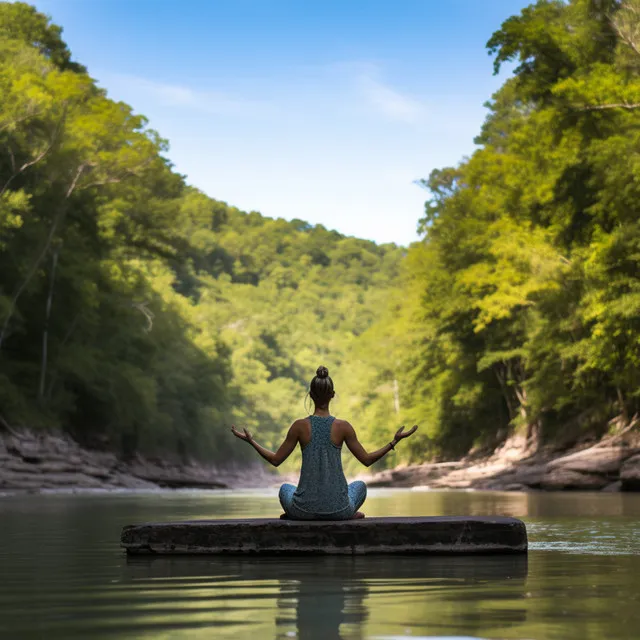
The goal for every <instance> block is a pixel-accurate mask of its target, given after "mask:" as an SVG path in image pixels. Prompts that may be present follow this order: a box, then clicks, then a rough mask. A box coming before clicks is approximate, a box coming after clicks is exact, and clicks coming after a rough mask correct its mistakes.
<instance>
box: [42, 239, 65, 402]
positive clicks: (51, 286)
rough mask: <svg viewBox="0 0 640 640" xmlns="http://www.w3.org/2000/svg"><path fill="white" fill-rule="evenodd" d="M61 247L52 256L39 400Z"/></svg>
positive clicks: (45, 364)
mask: <svg viewBox="0 0 640 640" xmlns="http://www.w3.org/2000/svg"><path fill="white" fill-rule="evenodd" d="M59 254H60V247H59V246H58V247H56V249H55V251H54V252H53V256H52V257H51V281H50V283H49V295H48V296H47V306H46V310H45V316H44V331H43V332H42V362H41V364H40V386H39V388H38V400H39V401H40V402H43V401H44V388H45V381H46V379H47V355H48V349H49V319H50V318H51V304H52V302H53V290H54V288H55V281H56V267H57V266H58V255H59Z"/></svg>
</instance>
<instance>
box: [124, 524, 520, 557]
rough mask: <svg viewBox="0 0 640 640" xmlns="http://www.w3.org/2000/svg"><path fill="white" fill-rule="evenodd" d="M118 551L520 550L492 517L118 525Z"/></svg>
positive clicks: (507, 527)
mask: <svg viewBox="0 0 640 640" xmlns="http://www.w3.org/2000/svg"><path fill="white" fill-rule="evenodd" d="M121 546H122V547H124V548H125V549H126V551H127V553H128V554H132V555H137V554H270V555H272V554H292V553H298V554H319V555H322V554H356V555H360V554H378V553H384V554H388V553H399V554H407V553H410V554H510V553H526V552H527V530H526V527H525V525H524V523H523V522H522V521H521V520H518V519H516V518H506V517H499V516H488V517H477V516H454V517H421V518H365V519H363V520H342V521H294V520H279V519H278V520H276V519H247V520H194V521H188V522H166V523H147V524H139V525H129V526H126V527H124V529H123V530H122V536H121Z"/></svg>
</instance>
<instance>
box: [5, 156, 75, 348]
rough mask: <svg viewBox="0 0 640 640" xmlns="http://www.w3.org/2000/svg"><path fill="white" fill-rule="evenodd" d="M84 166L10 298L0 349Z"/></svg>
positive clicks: (65, 209) (65, 210)
mask: <svg viewBox="0 0 640 640" xmlns="http://www.w3.org/2000/svg"><path fill="white" fill-rule="evenodd" d="M85 168H86V164H81V165H80V166H79V167H78V169H77V171H76V174H75V176H74V177H73V180H72V181H71V184H70V185H69V188H68V189H67V192H66V193H65V196H64V202H63V204H62V207H61V209H60V210H59V211H58V213H57V214H56V215H55V217H54V218H53V222H52V223H51V228H50V229H49V233H48V234H47V238H46V240H45V242H44V246H43V247H42V251H40V253H39V254H38V257H37V258H36V260H35V262H34V263H33V264H32V265H31V267H29V270H28V271H27V275H26V276H25V279H24V280H23V281H22V284H21V285H20V286H19V287H18V289H17V290H16V292H15V293H14V294H13V297H12V298H11V302H10V303H9V311H8V313H7V317H6V318H5V320H4V323H3V325H2V329H1V330H0V351H2V344H3V342H4V339H5V338H6V336H7V330H8V328H9V322H10V321H11V318H13V314H14V313H15V310H16V305H17V304H18V299H19V298H20V296H21V295H22V293H23V292H24V290H25V289H26V288H27V286H28V285H29V283H30V282H31V278H33V276H34V275H35V273H36V271H37V270H38V267H39V266H40V263H41V262H42V260H43V259H44V257H45V256H46V255H47V252H48V251H49V247H50V246H51V242H52V241H53V238H54V236H55V233H56V231H57V229H58V227H59V226H61V223H62V221H63V220H64V217H65V215H66V214H67V207H68V203H69V198H70V197H71V194H72V193H73V192H74V191H75V189H76V187H77V185H78V180H79V179H80V176H81V175H82V173H83V172H84V170H85Z"/></svg>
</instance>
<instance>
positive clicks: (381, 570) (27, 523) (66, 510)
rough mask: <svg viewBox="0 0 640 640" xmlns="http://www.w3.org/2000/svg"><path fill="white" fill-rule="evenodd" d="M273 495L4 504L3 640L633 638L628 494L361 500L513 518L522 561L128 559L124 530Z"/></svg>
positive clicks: (638, 526)
mask: <svg viewBox="0 0 640 640" xmlns="http://www.w3.org/2000/svg"><path fill="white" fill-rule="evenodd" d="M278 513H279V509H278V504H277V496H276V493H275V491H272V492H248V491H246V492H238V494H235V493H231V492H162V493H157V494H149V495H147V494H142V495H141V494H133V493H131V494H118V495H102V496H95V495H79V496H73V495H66V496H65V495H55V496H15V497H11V498H3V499H0V567H1V568H2V571H1V576H0V638H3V639H4V638H5V637H6V638H11V639H12V638H20V639H21V640H22V639H23V638H25V639H29V638H47V640H54V639H58V638H60V639H63V640H70V639H71V638H79V639H82V640H86V639H87V638H108V639H109V640H111V639H113V640H128V639H132V640H134V639H135V640H140V639H143V638H150V639H153V640H162V639H164V638H171V640H175V639H181V638H188V639H189V640H191V639H192V638H196V639H197V638H207V639H209V638H216V640H219V639H220V640H224V639H229V640H231V639H233V640H242V639H245V638H249V639H250V640H262V639H263V638H264V639H269V638H281V639H282V638H296V637H299V638H303V639H304V638H312V639H313V638H317V637H322V638H329V639H331V638H344V640H349V639H358V640H360V639H364V638H367V639H369V638H371V639H380V638H392V637H393V638H401V637H402V638H411V637H416V636H422V637H440V638H442V637H449V638H451V637H464V636H467V637H475V638H501V639H503V640H506V639H512V640H523V639H527V640H531V639H532V638H535V639H542V638H544V639H545V640H602V639H603V638H606V639H607V640H622V639H624V640H627V639H628V638H631V639H633V640H635V639H636V638H638V637H640V634H638V632H637V630H638V629H640V494H618V495H612V494H597V493H593V494H582V493H571V494H569V493H566V494H564V493H563V494H548V493H539V494H517V493H498V492H495V493H490V492H464V491H459V492H451V491H449V492H436V491H395V490H372V491H371V493H370V495H369V498H368V500H367V513H368V515H370V516H374V515H408V514H411V515H460V514H478V515H483V514H484V515H492V514H499V515H513V516H520V517H523V519H524V520H525V521H526V523H527V530H528V532H529V541H530V553H529V558H528V567H527V564H526V559H525V558H521V557H505V558H500V557H466V558H465V557H432V558H429V557H423V558H421V557H358V558H350V557H346V558H341V557H328V558H308V559H305V558H295V557H293V558H292V557H285V558H276V559H274V558H270V559H267V558H265V559H259V558H235V559H234V558H217V559H216V558H206V557H201V558H198V557H192V558H187V557H183V558H154V559H152V558H146V559H145V558H139V559H131V558H129V559H128V558H127V557H126V556H125V554H124V553H123V551H122V549H121V548H120V547H119V544H118V541H119V535H120V531H121V528H122V527H123V526H124V525H126V524H130V523H132V522H144V521H166V520H189V519H198V518H225V517H226V518H239V517H256V516H277V515H278Z"/></svg>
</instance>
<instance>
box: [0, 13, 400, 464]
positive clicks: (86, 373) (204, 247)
mask: <svg viewBox="0 0 640 640" xmlns="http://www.w3.org/2000/svg"><path fill="white" fill-rule="evenodd" d="M60 33H61V30H60V29H59V28H57V27H55V26H53V25H51V24H49V23H48V21H47V19H46V18H45V17H44V16H42V15H41V14H39V13H37V12H36V11H35V10H34V9H33V8H32V7H30V6H28V5H25V4H22V3H15V4H8V3H0V85H1V86H0V149H1V151H0V273H1V274H2V279H1V281H0V413H1V414H2V419H3V422H4V424H5V426H6V425H12V424H29V425H44V426H46V425H60V426H63V427H64V428H66V429H69V430H71V432H72V433H74V434H75V435H76V436H77V437H79V438H80V439H81V440H83V441H86V442H90V443H91V442H94V443H97V444H100V443H103V444H109V445H111V446H114V447H117V448H119V449H121V450H122V451H123V452H124V453H125V454H128V453H133V452H134V451H145V452H159V453H166V452H177V453H179V454H181V455H193V454H199V455H201V456H207V457H217V458H228V457H229V455H231V456H233V455H235V454H237V453H238V452H241V451H242V452H244V449H243V448H242V447H238V446H237V443H234V445H233V447H231V446H230V443H229V434H228V426H229V425H230V424H231V422H232V421H233V420H234V419H235V420H237V421H240V423H241V424H246V425H248V426H250V427H257V428H259V431H260V433H261V437H262V439H263V440H264V439H265V438H266V439H267V442H268V443H271V441H272V440H273V438H274V437H276V436H277V437H279V436H280V434H281V432H282V430H283V428H285V427H286V426H287V424H290V422H291V421H292V420H293V419H294V418H295V417H298V416H299V415H300V414H301V413H302V412H303V411H304V407H303V399H304V395H305V392H306V388H305V383H308V379H309V378H310V377H311V375H312V373H313V371H314V370H315V367H316V366H317V365H318V364H319V358H321V359H322V360H323V361H324V362H325V363H327V364H328V365H329V366H334V367H335V366H337V365H340V364H341V363H342V362H343V360H345V358H346V352H347V349H348V348H349V346H350V344H351V343H352V341H353V340H354V339H355V337H356V336H358V335H359V334H361V333H362V332H363V331H364V330H365V329H366V328H367V327H368V326H369V325H370V324H371V323H372V322H373V320H374V319H375V318H376V313H377V311H376V309H377V308H378V307H382V306H383V304H382V300H383V298H384V293H385V290H387V289H388V287H389V283H390V281H391V280H392V279H393V277H394V276H395V273H396V271H397V265H398V262H399V258H400V254H401V250H400V249H398V248H397V247H395V246H394V245H388V246H376V245H375V244H374V243H372V242H367V241H362V240H357V239H355V238H346V237H344V236H342V235H340V234H338V233H336V232H332V231H327V230H326V229H324V228H323V227H322V226H316V227H311V226H310V225H308V224H306V223H305V222H303V221H300V220H294V221H292V222H285V221H283V220H270V219H266V218H263V217H262V216H260V215H259V214H257V213H250V214H245V213H242V212H240V211H238V210H236V209H233V208H230V207H228V206H226V205H225V204H224V203H220V202H216V201H214V200H211V199H210V198H208V197H206V196H205V195H203V194H202V193H200V192H198V191H197V190H195V189H193V188H190V187H188V186H186V185H185V183H184V180H183V179H182V177H181V176H179V175H177V174H176V173H175V172H173V171H172V168H171V165H170V164H169V162H168V161H167V160H166V159H164V158H163V155H162V154H163V153H164V152H165V151H166V148H167V147H166V143H165V142H164V141H163V140H162V139H161V138H160V137H159V136H158V135H157V134H156V133H155V132H154V131H152V130H151V129H149V128H148V126H147V122H146V120H145V119H144V118H143V117H141V116H138V115H136V114H135V113H134V112H133V111H132V110H131V108H130V107H129V106H127V105H126V104H122V103H116V102H114V101H112V100H110V99H108V97H107V96H106V94H105V92H104V91H103V90H101V89H99V88H97V87H96V85H95V83H94V82H93V81H92V80H91V78H90V77H89V76H87V75H86V72H85V69H84V68H83V67H81V66H80V65H78V64H76V63H73V62H71V61H70V54H69V51H68V49H67V47H66V45H65V44H64V42H63V41H62V40H61V39H60Z"/></svg>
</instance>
